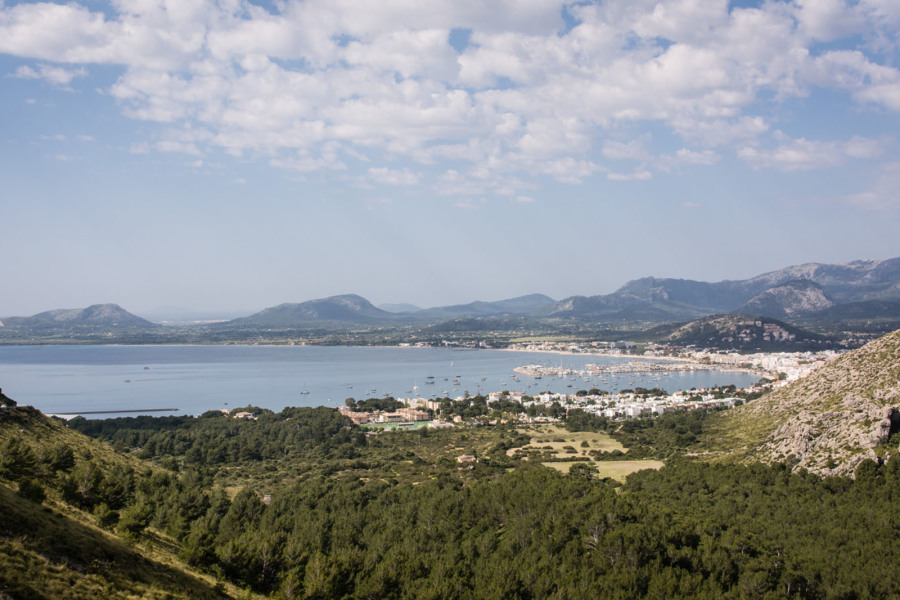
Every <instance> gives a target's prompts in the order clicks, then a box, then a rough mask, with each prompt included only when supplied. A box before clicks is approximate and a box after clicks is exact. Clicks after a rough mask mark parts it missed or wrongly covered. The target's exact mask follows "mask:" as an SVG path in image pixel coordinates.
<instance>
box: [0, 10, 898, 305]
mask: <svg viewBox="0 0 900 600" xmlns="http://www.w3.org/2000/svg"><path fill="white" fill-rule="evenodd" d="M898 32H900V4H898V3H897V2H896V1H894V0H859V1H857V2H841V1H839V0H817V1H814V2H813V1H810V2H799V1H798V2H765V3H752V2H740V3H731V4H729V3H727V2H720V1H714V0H672V1H666V2H651V1H640V0H639V1H629V2H626V1H620V2H599V3H591V2H565V1H561V0H552V1H551V0H502V1H491V2H487V1H483V0H453V1H447V2H441V1H435V2H429V3H421V2H409V1H408V0H385V1H384V2H378V3H371V2H358V1H352V0H305V1H302V2H300V1H293V0H290V1H288V0H286V1H283V2H246V1H241V0H219V1H217V2H215V1H205V0H162V1H160V0H115V1H111V2H101V1H99V0H82V1H81V2H69V3H42V2H9V1H6V2H3V1H2V0H0V86H2V87H0V90H2V93H0V111H2V113H0V114H3V115H4V116H3V119H2V121H0V140H2V145H0V152H2V155H0V165H2V166H0V226H2V232H3V233H2V235H0V253H2V256H3V260H2V261H0V281H2V282H3V294H2V297H0V316H12V315H28V314H34V313H36V312H39V311H42V310H48V309H52V308H75V307H82V306H87V305H89V304H94V303H98V302H116V303H118V304H121V305H122V306H123V307H125V308H126V309H128V310H131V311H132V312H135V313H137V314H148V315H151V316H165V315H166V314H169V315H173V313H174V311H168V312H167V311H165V310H160V309H163V308H165V307H179V308H184V309H193V310H198V311H201V310H202V311H207V310H209V311H222V312H229V311H231V312H235V313H241V312H250V311H254V310H258V309H261V308H264V307H266V306H272V305H275V304H279V303H281V302H301V301H304V300H308V299H311V298H319V297H324V296H329V295H333V294H340V293H358V294H361V295H363V296H365V297H367V298H369V299H370V300H372V301H373V302H375V303H376V304H378V303H386V302H411V303H414V304H418V305H420V306H434V305H439V304H450V303H457V302H470V301H472V300H476V299H481V300H498V299H502V298H507V297H513V296H517V295H521V294H526V293H534V292H540V293H545V294H548V295H550V296H553V297H555V298H563V297H566V296H570V295H575V294H584V295H591V294H601V293H608V292H611V291H613V290H615V289H616V288H618V287H619V286H621V285H622V284H624V283H625V282H626V281H628V280H630V279H634V278H637V277H642V276H647V275H653V276H658V277H681V278H691V279H700V280H707V281H718V280H721V279H739V278H745V277H750V276H753V275H756V274H759V273H762V272H765V271H769V270H773V269H777V268H780V267H784V266H788V265H791V264H799V263H805V262H826V263H830V262H847V261H851V260H855V259H863V258H891V257H895V256H900V236H898V235H897V231H898V230H900V227H898V226H900V196H898V191H897V190H900V148H898V129H900V128H898V125H900V69H898V68H897V66H895V64H896V63H897V58H898V52H897V44H898V42H900V39H898Z"/></svg>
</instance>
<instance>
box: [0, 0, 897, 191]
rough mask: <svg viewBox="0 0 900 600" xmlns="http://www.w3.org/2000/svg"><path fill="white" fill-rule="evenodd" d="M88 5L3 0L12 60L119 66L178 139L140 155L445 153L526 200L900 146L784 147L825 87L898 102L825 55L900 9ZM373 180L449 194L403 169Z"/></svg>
mask: <svg viewBox="0 0 900 600" xmlns="http://www.w3.org/2000/svg"><path fill="white" fill-rule="evenodd" d="M89 6H90V5H89V4H87V3H84V2H82V3H81V4H78V3H75V2H70V3H68V4H51V3H42V2H37V3H27V4H16V5H14V6H4V5H3V4H2V3H0V52H2V53H6V54H10V55H14V56H18V57H21V58H23V59H25V60H29V61H34V63H33V64H26V65H23V66H21V67H19V68H18V69H17V70H16V72H15V76H17V77H23V78H32V79H37V78H40V79H43V80H46V81H48V82H50V83H52V84H53V85H57V86H61V87H64V86H68V85H69V84H70V83H71V82H72V81H73V80H74V79H75V78H77V77H86V76H87V75H88V71H87V67H88V66H89V65H92V64H103V65H117V66H119V67H120V68H121V69H122V72H121V74H120V75H119V76H118V78H117V80H116V81H115V82H114V83H113V84H112V85H111V86H109V87H108V89H106V90H105V91H106V92H107V93H109V94H110V95H111V96H112V97H113V98H114V99H115V100H116V101H117V102H118V103H119V105H120V106H121V110H122V112H123V114H125V115H126V116H128V117H129V118H132V119H136V120H140V121H150V122H154V123H159V124H161V125H162V126H163V127H165V130H164V131H162V133H159V134H157V137H156V138H154V139H151V140H144V141H140V142H138V143H136V144H135V145H134V146H133V147H132V151H136V150H137V151H147V150H149V149H151V148H153V149H156V150H157V151H164V152H180V153H186V154H189V155H194V156H198V157H199V156H205V155H207V154H208V153H209V151H210V150H215V149H220V150H224V151H226V152H228V153H230V154H232V155H235V156H244V155H250V156H251V157H261V158H263V159H265V160H268V161H269V162H270V164H272V165H274V166H276V167H279V168H284V169H289V170H295V171H300V172H312V171H336V170H345V169H347V168H348V166H347V163H346V162H345V159H348V160H349V161H350V162H353V161H358V162H368V161H384V162H391V163H392V164H393V163H394V161H397V164H400V162H401V161H403V162H407V163H419V164H436V163H438V162H441V163H442V164H441V171H443V172H449V171H453V172H456V173H457V174H459V179H458V180H456V181H454V182H452V183H450V184H449V185H446V186H444V185H443V184H442V182H441V181H437V182H436V183H437V184H438V185H437V188H438V189H440V190H441V193H446V192H445V190H456V192H454V193H459V194H464V195H471V196H477V195H482V194H485V193H499V192H500V191H501V190H507V191H508V192H509V193H510V195H512V196H517V195H518V191H517V190H520V189H522V185H523V183H522V182H521V181H513V180H512V179H510V178H512V177H516V176H522V177H525V178H526V179H529V178H530V179H532V180H533V178H534V177H535V176H539V175H546V176H550V177H553V178H555V179H557V180H559V181H564V182H569V183H577V182H580V181H583V180H584V179H585V178H587V177H592V176H596V175H597V174H598V173H607V171H606V170H605V169H604V168H602V167H601V166H600V165H598V164H597V163H596V162H594V161H595V160H597V154H599V155H601V156H603V157H604V158H606V159H609V160H614V161H619V160H632V161H637V162H639V163H641V166H639V167H638V168H637V169H635V170H634V171H633V172H631V173H626V174H622V173H618V172H615V173H612V172H610V173H607V177H608V178H610V179H619V180H622V179H646V178H648V177H650V176H651V172H650V170H649V169H650V168H653V169H657V170H663V171H668V170H670V169H672V168H674V167H676V166H678V165H688V164H689V165H699V166H703V165H711V164H715V163H716V162H717V161H718V160H719V154H720V152H719V151H717V150H718V149H721V148H725V147H732V148H735V149H736V150H737V151H738V153H739V156H740V157H741V158H743V159H744V160H746V161H747V162H748V163H749V164H751V165H752V166H753V167H754V168H776V169H781V170H785V171H794V170H803V169H811V168H817V167H822V166H834V165H838V164H842V163H843V162H844V161H845V160H846V159H848V158H858V159H860V158H861V159H871V158H873V157H876V156H879V155H880V153H881V152H882V149H883V144H881V143H880V142H877V141H872V140H867V139H863V138H859V137H857V138H852V139H850V141H847V142H815V141H810V140H807V139H805V138H803V137H802V135H803V134H802V133H797V134H796V136H797V139H795V140H783V139H778V138H777V137H776V139H775V145H774V147H773V146H772V140H770V139H769V138H768V136H769V135H771V134H770V133H769V130H770V123H776V122H777V115H773V114H772V113H776V112H777V109H778V103H780V102H782V101H783V100H785V99H789V98H798V99H801V101H802V99H803V98H805V97H806V96H807V95H809V94H810V93H811V90H815V89H817V88H827V89H831V90H838V91H840V92H843V93H845V94H847V95H848V96H849V97H852V98H853V99H854V100H855V101H856V102H857V103H858V104H859V107H860V109H861V110H870V109H875V110H888V111H897V112H900V71H898V70H897V69H895V68H894V67H893V66H892V55H890V54H888V55H887V57H882V58H879V56H878V55H876V54H873V53H872V52H870V51H869V47H867V46H860V47H859V48H857V49H852V50H846V49H843V50H835V49H830V50H827V51H820V50H818V49H817V47H816V44H817V43H819V42H832V41H836V40H837V41H840V40H845V39H851V40H852V39H855V38H849V37H848V36H854V35H859V36H862V37H863V38H865V40H866V43H867V44H869V45H870V46H872V45H877V46H878V47H879V48H882V49H884V48H892V47H893V46H892V45H893V44H894V43H895V41H896V31H897V28H898V26H900V10H898V9H897V8H896V3H895V2H890V1H889V0H860V1H859V2H856V3H853V2H846V3H845V2H842V1H840V0H816V1H812V0H796V1H795V2H764V3H761V4H760V5H759V6H758V7H756V8H738V7H729V2H727V0H633V1H630V2H626V1H611V2H604V3H597V4H573V5H568V4H567V8H568V10H569V12H570V13H571V14H573V15H574V16H575V17H576V18H577V19H578V24H577V26H575V27H573V28H572V29H571V30H568V31H566V30H565V27H564V23H563V20H562V13H561V9H562V6H563V0H498V1H497V2H484V1H483V0H435V1H434V2H429V3H426V4H423V3H415V2H410V1H409V0H386V1H385V2H379V3H377V5H376V4H372V3H366V2H360V1H359V0H305V1H303V2H283V3H279V4H278V10H277V12H269V11H268V10H267V9H265V8H263V7H260V6H256V5H254V4H251V3H248V2H241V1H239V0H227V1H225V0H223V1H220V2H208V1H204V0H190V1H189V0H183V1H179V2H175V1H165V2H157V1H149V0H116V1H115V2H113V3H112V7H111V9H110V10H109V11H108V14H107V15H104V14H103V13H101V12H98V11H92V10H91V9H90V8H88V7H89ZM454 28H463V29H469V30H471V32H472V33H471V36H470V40H469V45H468V46H467V47H466V48H465V49H464V50H463V51H462V52H457V50H456V49H454V48H453V47H451V46H450V44H449V35H450V31H451V30H452V29H454ZM872 47H874V46H872ZM772 98H774V100H772ZM763 115H765V116H763ZM646 126H661V127H663V128H664V129H666V130H667V131H669V132H672V133H673V134H674V135H675V136H678V137H679V138H680V140H676V142H675V143H676V144H677V145H669V146H668V147H667V149H665V150H663V149H661V148H660V147H659V146H660V145H661V142H660V141H657V137H659V138H660V139H662V137H663V136H655V135H654V136H653V137H652V138H651V137H650V136H649V135H641V134H640V133H638V134H636V136H635V138H634V139H632V140H631V141H627V140H626V141H622V140H623V137H622V135H621V134H622V132H623V131H629V132H632V131H638V132H640V131H643V130H644V128H645V127H646ZM179 132H180V133H179ZM197 132H202V134H198V133H197ZM809 135H810V134H807V136H809ZM851 135H852V134H851ZM848 137H850V136H848ZM679 145H680V146H682V149H681V150H677V151H675V153H674V154H673V153H672V150H671V148H678V147H679ZM376 164H377V163H376ZM365 173H366V175H367V178H368V179H369V180H370V181H374V182H376V183H392V184H402V185H415V184H423V183H427V184H432V183H433V182H431V181H426V180H425V179H424V178H423V177H422V176H418V175H415V174H414V173H413V172H412V171H409V170H408V168H407V167H404V166H401V168H400V169H392V170H384V171H382V170H380V169H379V168H375V169H372V170H369V171H366V172H365Z"/></svg>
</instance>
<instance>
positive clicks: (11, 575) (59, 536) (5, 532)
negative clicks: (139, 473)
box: [0, 408, 243, 600]
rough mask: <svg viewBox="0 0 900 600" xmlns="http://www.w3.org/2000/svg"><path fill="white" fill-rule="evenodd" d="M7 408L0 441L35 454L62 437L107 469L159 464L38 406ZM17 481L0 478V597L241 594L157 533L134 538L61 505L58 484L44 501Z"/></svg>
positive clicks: (79, 454) (214, 596)
mask: <svg viewBox="0 0 900 600" xmlns="http://www.w3.org/2000/svg"><path fill="white" fill-rule="evenodd" d="M2 410H3V412H2V414H0V443H2V442H3V441H4V440H5V439H7V438H9V437H16V438H18V439H19V440H20V441H23V442H25V443H27V444H28V445H30V446H31V447H32V449H33V450H35V451H36V452H37V451H39V450H40V448H41V447H44V446H49V445H52V444H57V443H65V444H67V445H69V446H70V447H71V448H72V449H73V450H74V452H75V454H76V457H77V458H76V460H81V459H82V457H84V456H90V457H91V458H92V460H94V461H95V462H99V463H101V464H103V465H104V467H105V468H109V467H111V466H113V465H115V464H122V465H129V466H131V467H133V468H135V469H147V468H156V467H152V466H151V465H149V464H148V463H145V462H143V461H140V460H138V459H136V458H134V457H132V456H129V455H125V454H119V453H117V452H115V451H114V450H113V449H112V447H110V446H109V445H107V444H103V443H101V442H97V441H95V440H92V439H90V438H88V437H87V436H84V435H82V434H80V433H78V432H75V431H72V430H70V429H67V428H66V427H65V424H63V423H60V422H59V421H56V420H52V419H48V418H46V417H44V416H43V415H41V414H40V413H38V412H37V411H34V410H33V409H28V408H19V409H14V410H9V409H2ZM16 487H17V486H16V484H14V483H10V482H7V481H2V480H0V515H2V519H0V565H3V566H2V568H0V600H6V598H15V599H16V600H19V599H47V600H51V599H53V600H55V599H57V598H63V599H64V598H73V599H76V598H77V599H82V598H113V599H119V598H121V599H125V598H129V599H130V598H148V599H156V598H159V599H163V598H165V599H181V598H184V599H192V600H202V599H219V598H221V599H224V598H235V597H238V596H239V595H240V593H239V592H238V590H236V589H235V588H233V586H229V585H217V584H216V582H215V581H214V580H212V579H211V578H210V577H208V576H205V575H201V574H199V573H197V572H195V571H192V570H191V569H190V568H188V567H187V566H185V565H184V564H183V563H182V562H181V561H180V560H179V559H178V558H177V556H176V553H177V551H178V548H177V545H175V544H174V543H173V542H172V541H171V540H168V539H166V538H165V536H162V535H161V534H159V533H158V532H152V531H148V532H147V533H146V535H145V536H144V538H143V539H142V540H141V542H140V543H137V544H131V543H128V542H126V541H124V540H122V539H120V538H118V537H116V536H114V535H112V534H110V533H108V532H106V531H104V530H103V529H101V528H100V527H98V526H96V524H95V519H94V517H93V516H92V515H90V514H88V513H85V512H83V511H80V510H77V509H75V508H73V507H71V506H69V505H67V504H64V503H62V502H61V501H60V499H59V498H58V495H57V494H56V493H55V491H54V490H51V489H47V490H46V491H47V494H48V498H47V500H46V501H45V502H44V504H43V505H41V504H37V503H35V502H32V501H30V500H26V499H24V498H22V497H21V496H19V495H18V494H17V493H16V492H15V491H14V490H15V489H16ZM154 540H155V542H154ZM4 594H5V595H4ZM242 597H243V596H242Z"/></svg>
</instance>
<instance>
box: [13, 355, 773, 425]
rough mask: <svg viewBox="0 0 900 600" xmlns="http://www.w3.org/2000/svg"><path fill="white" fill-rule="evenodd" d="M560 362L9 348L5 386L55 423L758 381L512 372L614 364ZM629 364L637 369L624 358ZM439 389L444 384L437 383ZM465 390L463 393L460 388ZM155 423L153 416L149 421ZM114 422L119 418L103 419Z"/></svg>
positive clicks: (723, 375) (738, 376) (704, 374)
mask: <svg viewBox="0 0 900 600" xmlns="http://www.w3.org/2000/svg"><path fill="white" fill-rule="evenodd" d="M616 360H623V359H612V358H600V357H597V356H589V355H573V356H569V355H558V354H546V353H531V352H505V351H492V350H458V349H440V348H395V347H392V348H372V347H345V346H339V347H319V346H2V347H0V388H2V389H3V392H4V393H5V394H6V395H7V396H9V397H10V398H13V399H14V400H16V401H17V402H19V403H20V404H30V405H33V406H35V407H37V408H38V409H40V410H41V411H43V412H45V413H63V412H79V411H110V412H116V411H123V410H129V411H131V410H138V411H147V410H150V409H160V408H176V409H178V410H177V411H175V412H168V413H158V414H192V415H196V414H200V413H203V412H204V411H207V410H211V409H218V408H235V407H239V406H246V405H249V404H253V405H256V406H261V407H264V408H270V409H272V410H275V411H279V410H281V409H282V408H284V407H286V406H320V405H325V406H338V405H340V404H343V402H344V400H345V399H346V398H348V397H354V398H356V399H364V398H370V397H379V398H380V397H384V396H388V395H392V396H396V397H402V396H412V395H417V396H422V397H425V398H430V397H433V396H436V397H443V396H447V395H449V396H451V397H455V396H456V395H460V394H463V393H464V392H466V391H468V392H469V393H471V394H475V393H478V392H481V393H485V394H487V393H489V392H493V391H502V390H509V391H522V392H525V393H529V394H536V393H538V392H541V391H545V390H549V391H552V392H561V393H575V391H577V390H579V389H589V388H591V387H598V388H600V389H606V390H609V391H618V390H620V389H623V388H632V387H635V386H642V387H648V388H650V387H656V386H658V387H662V388H664V389H666V390H668V391H670V392H672V391H676V390H680V389H690V388H691V387H698V388H699V387H703V386H710V385H716V384H721V385H727V384H731V383H733V384H735V385H738V386H745V385H748V384H750V383H752V382H753V381H755V380H757V379H758V377H757V376H753V375H748V374H744V373H733V372H720V371H696V372H693V373H673V374H671V375H663V376H662V377H659V376H656V377H657V378H654V377H653V376H651V375H649V374H646V375H643V376H641V375H634V374H628V375H619V376H607V377H606V382H604V381H602V380H601V379H600V378H599V377H574V378H555V377H544V378H543V379H541V380H534V379H531V378H530V377H526V376H519V379H520V381H515V379H514V377H515V373H514V372H513V369H514V368H515V367H518V366H522V365H527V364H534V363H537V364H544V365H548V366H564V367H569V368H574V369H579V370H581V369H584V367H585V365H586V364H588V363H595V364H599V363H603V362H615V361H616ZM624 360H627V359H624ZM431 381H433V382H434V383H428V382H431ZM456 382H458V383H456ZM148 414H149V413H148ZM93 416H95V417H100V418H102V417H106V416H113V415H108V414H104V415H93Z"/></svg>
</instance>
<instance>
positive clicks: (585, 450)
mask: <svg viewBox="0 0 900 600" xmlns="http://www.w3.org/2000/svg"><path fill="white" fill-rule="evenodd" d="M517 431H518V432H519V433H523V434H525V435H527V436H528V437H530V438H531V442H530V443H529V444H528V445H526V446H523V447H521V448H511V449H509V450H508V451H507V454H508V455H509V456H512V455H513V454H514V453H515V452H516V451H517V450H521V451H522V452H523V453H527V452H529V451H541V452H542V453H545V455H547V454H550V453H552V455H553V457H554V458H571V457H576V456H580V457H585V458H590V456H591V455H590V454H589V452H590V451H591V450H595V451H599V452H612V451H614V450H618V451H619V452H627V449H626V448H625V447H624V446H623V445H622V444H620V443H619V442H617V441H616V440H614V439H613V438H612V437H610V436H609V435H608V434H606V433H596V432H593V431H578V432H572V431H566V430H565V429H563V428H562V427H558V426H556V425H549V424H548V425H531V426H529V427H526V428H520V429H518V430H517ZM573 449H574V450H575V451H574V452H572V450H573Z"/></svg>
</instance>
